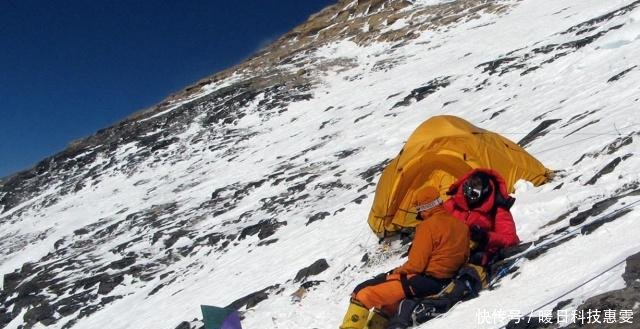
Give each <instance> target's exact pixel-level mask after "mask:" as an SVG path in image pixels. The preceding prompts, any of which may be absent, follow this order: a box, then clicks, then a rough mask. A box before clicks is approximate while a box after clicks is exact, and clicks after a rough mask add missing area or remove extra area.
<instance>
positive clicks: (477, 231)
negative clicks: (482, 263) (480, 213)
mask: <svg viewBox="0 0 640 329" xmlns="http://www.w3.org/2000/svg"><path fill="white" fill-rule="evenodd" d="M470 234H471V240H472V241H474V242H475V243H476V244H477V247H476V248H475V249H476V250H484V249H485V248H486V247H487V243H489V234H488V233H487V231H485V230H483V229H481V228H480V226H478V225H473V226H472V227H471V232H470Z"/></svg>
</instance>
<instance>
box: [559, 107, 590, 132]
mask: <svg viewBox="0 0 640 329" xmlns="http://www.w3.org/2000/svg"><path fill="white" fill-rule="evenodd" d="M596 112H598V111H597V110H593V111H586V112H583V113H580V114H576V115H574V116H572V117H571V119H569V121H567V122H566V123H565V124H563V125H562V126H560V128H564V127H567V126H569V125H571V124H573V123H576V122H578V121H580V120H582V119H584V118H586V117H588V116H590V115H592V114H594V113H596Z"/></svg>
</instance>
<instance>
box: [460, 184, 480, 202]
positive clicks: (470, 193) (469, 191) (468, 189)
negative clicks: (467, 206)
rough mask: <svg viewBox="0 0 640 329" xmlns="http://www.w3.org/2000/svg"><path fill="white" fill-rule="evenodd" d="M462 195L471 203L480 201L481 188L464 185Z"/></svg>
mask: <svg viewBox="0 0 640 329" xmlns="http://www.w3.org/2000/svg"><path fill="white" fill-rule="evenodd" d="M464 195H465V196H466V197H467V198H468V199H469V200H472V201H475V200H478V199H480V197H481V196H482V188H477V187H473V186H471V185H467V184H465V186H464Z"/></svg>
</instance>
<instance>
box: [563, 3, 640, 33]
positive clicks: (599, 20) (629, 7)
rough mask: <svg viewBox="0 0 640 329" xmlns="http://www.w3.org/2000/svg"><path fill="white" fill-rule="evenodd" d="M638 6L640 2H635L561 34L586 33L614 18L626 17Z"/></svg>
mask: <svg viewBox="0 0 640 329" xmlns="http://www.w3.org/2000/svg"><path fill="white" fill-rule="evenodd" d="M638 5H640V1H634V2H633V3H631V4H629V5H626V6H623V7H621V8H618V9H616V10H613V11H611V12H608V13H606V14H604V15H601V16H598V17H596V18H592V19H589V20H587V21H584V22H582V23H580V24H577V25H574V26H572V27H570V28H568V29H567V30H566V31H564V32H562V33H561V34H569V33H576V34H581V33H584V32H581V31H584V30H590V29H591V28H592V27H593V26H597V25H598V24H600V23H606V22H608V21H610V20H611V19H613V18H614V17H618V16H620V15H624V14H626V13H628V12H630V11H632V10H634V9H635V8H636V7H637V6H638Z"/></svg>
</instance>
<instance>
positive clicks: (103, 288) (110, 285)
mask: <svg viewBox="0 0 640 329" xmlns="http://www.w3.org/2000/svg"><path fill="white" fill-rule="evenodd" d="M122 281H124V276H123V275H120V274H117V275H113V276H111V275H106V276H103V277H102V278H101V280H100V285H99V286H98V294H99V295H106V294H108V293H110V292H111V291H112V290H113V289H114V288H115V287H116V286H118V285H119V284H120V283H122Z"/></svg>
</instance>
